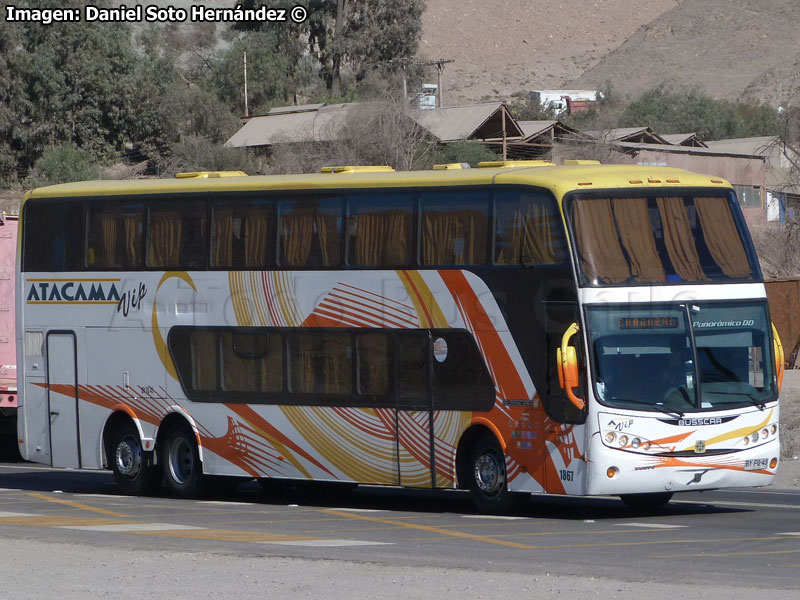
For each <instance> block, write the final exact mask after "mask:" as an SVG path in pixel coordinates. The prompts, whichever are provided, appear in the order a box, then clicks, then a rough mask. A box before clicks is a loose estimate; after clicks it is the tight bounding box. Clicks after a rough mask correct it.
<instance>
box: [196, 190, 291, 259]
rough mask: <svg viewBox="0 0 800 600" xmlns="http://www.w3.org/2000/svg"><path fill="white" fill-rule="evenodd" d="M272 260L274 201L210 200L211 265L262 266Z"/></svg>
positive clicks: (273, 253) (273, 255) (273, 254)
mask: <svg viewBox="0 0 800 600" xmlns="http://www.w3.org/2000/svg"><path fill="white" fill-rule="evenodd" d="M274 264H275V204H274V203H273V202H270V201H267V200H260V199H250V200H239V199H219V200H214V202H213V204H212V217H211V266H212V267H220V268H229V269H263V268H269V267H272V266H274Z"/></svg>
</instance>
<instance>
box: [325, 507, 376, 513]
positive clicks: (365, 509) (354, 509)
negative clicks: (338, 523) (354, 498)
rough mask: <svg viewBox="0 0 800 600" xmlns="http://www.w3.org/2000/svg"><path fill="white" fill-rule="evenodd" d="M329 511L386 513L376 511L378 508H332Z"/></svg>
mask: <svg viewBox="0 0 800 600" xmlns="http://www.w3.org/2000/svg"><path fill="white" fill-rule="evenodd" d="M331 510H335V511H337V512H352V513H378V512H386V511H385V510H381V509H378V508H332V509H331Z"/></svg>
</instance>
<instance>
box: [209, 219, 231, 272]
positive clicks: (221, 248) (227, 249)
mask: <svg viewBox="0 0 800 600" xmlns="http://www.w3.org/2000/svg"><path fill="white" fill-rule="evenodd" d="M211 258H212V260H213V261H214V262H213V265H214V266H215V267H231V266H233V210H232V209H225V208H217V207H214V239H213V241H212V248H211Z"/></svg>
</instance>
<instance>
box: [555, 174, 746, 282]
mask: <svg viewBox="0 0 800 600" xmlns="http://www.w3.org/2000/svg"><path fill="white" fill-rule="evenodd" d="M735 202H736V198H735V196H734V195H733V193H728V194H727V195H720V193H719V191H707V190H703V191H698V190H697V189H695V190H694V191H681V190H674V191H672V190H669V191H666V192H665V191H664V190H661V191H660V192H659V193H657V192H655V191H653V192H650V191H646V192H644V191H643V190H639V191H638V192H637V193H636V194H634V195H631V194H630V193H628V192H623V191H621V190H620V191H618V192H614V193H612V194H608V193H603V194H602V195H598V194H587V193H581V194H575V195H573V196H572V197H570V198H568V199H567V207H566V214H567V216H568V219H569V221H570V229H571V235H572V237H573V240H574V241H575V243H574V244H573V245H574V247H575V249H576V253H577V256H576V258H577V264H578V265H579V270H580V281H581V284H582V285H586V286H598V285H603V286H606V285H642V284H646V285H657V284H661V283H700V282H707V281H715V282H716V281H753V280H755V279H758V278H760V272H759V270H758V264H757V261H756V260H755V255H754V253H753V250H752V244H751V243H750V241H749V237H748V236H747V234H746V233H745V230H744V226H743V224H742V220H741V216H740V215H739V213H738V211H737V210H736V209H735Z"/></svg>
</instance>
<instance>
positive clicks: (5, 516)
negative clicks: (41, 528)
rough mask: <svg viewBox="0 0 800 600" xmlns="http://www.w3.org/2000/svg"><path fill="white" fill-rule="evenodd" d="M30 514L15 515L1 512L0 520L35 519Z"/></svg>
mask: <svg viewBox="0 0 800 600" xmlns="http://www.w3.org/2000/svg"><path fill="white" fill-rule="evenodd" d="M35 516H36V515H32V514H30V513H15V512H2V511H0V519H15V518H17V517H35Z"/></svg>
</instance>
